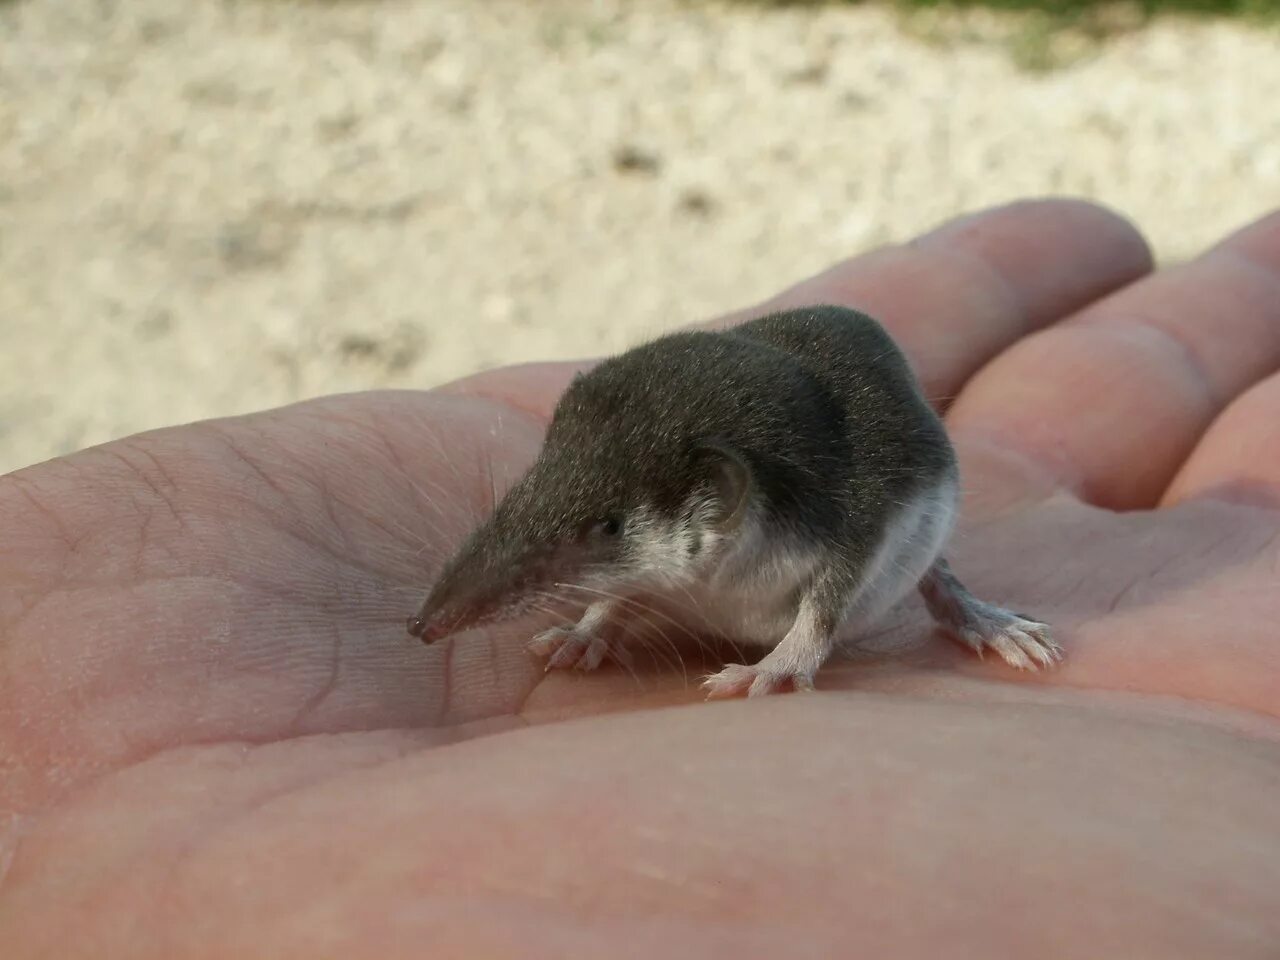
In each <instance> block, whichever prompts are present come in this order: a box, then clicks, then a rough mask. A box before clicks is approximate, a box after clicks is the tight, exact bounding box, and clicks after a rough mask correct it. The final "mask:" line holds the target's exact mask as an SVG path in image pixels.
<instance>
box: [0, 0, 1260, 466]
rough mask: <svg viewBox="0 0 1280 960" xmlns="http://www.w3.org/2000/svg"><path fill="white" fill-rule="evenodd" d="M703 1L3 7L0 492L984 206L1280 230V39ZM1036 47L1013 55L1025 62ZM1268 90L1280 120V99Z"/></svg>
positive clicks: (652, 306) (541, 341)
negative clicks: (904, 20)
mask: <svg viewBox="0 0 1280 960" xmlns="http://www.w3.org/2000/svg"><path fill="white" fill-rule="evenodd" d="M1010 36H1011V35H1010V33H1009V28H1008V26H1007V21H1004V20H1001V19H999V18H996V17H995V16H994V15H992V14H989V13H974V14H971V15H967V16H964V17H961V18H956V17H950V18H944V20H942V21H938V22H930V21H913V22H912V23H911V24H910V25H909V27H908V28H907V29H905V30H904V29H903V28H902V26H901V21H900V19H899V18H898V17H897V16H896V15H895V14H893V13H892V12H888V11H886V10H884V9H882V8H875V7H863V6H835V7H818V8H814V7H792V6H783V7H772V6H768V5H766V6H758V5H737V6H735V5H720V4H715V3H701V2H699V3H693V2H678V0H643V2H641V0H631V2H628V0H599V2H586V0H579V2H571V0H381V2H347V3H314V2H313V3H291V2H285V0H257V2H248V0H245V2H235V0H223V2H216V0H191V2H187V3H175V2H173V0H127V2H125V0H121V2H109V0H75V2H69V0H25V2H17V3H14V2H6V3H0V470H4V469H11V468H16V467H18V466H21V465H23V464H26V463H30V462H33V461H36V460H39V459H43V458H46V457H49V456H53V455H56V454H59V453H63V452H66V451H69V450H72V449H75V448H78V447H81V446H84V445H86V444H89V443H95V442H98V441H101V440H105V439H107V438H110V437H114V436H119V435H122V434H126V433H130V432H133V431H136V430H141V429H146V428H150V427H154V426H159V425H163V424H168V423H173V422H179V421H185V420H191V419H196V418H202V417H208V416H215V415H222V414H230V413H237V412H242V411H248V410H253V409H257V408H261V407H265V406H270V405H275V404H280V403H285V402H288V401H291V400H295V399H299V398H303V397H308V396H312V395H316V394H321V393H328V392H332V391H342V390H354V389H363V388H368V387H376V386H423V387H425V386H429V385H432V384H435V383H438V382H441V381H443V380H447V379H451V378H454V377H457V376H461V375H464V374H466V373H469V372H471V371H474V370H476V369H479V368H482V367H487V366H491V365H495V364H501V363H506V362H509V361H516V360H524V359H533V358H548V357H568V356H578V355H583V354H591V353H594V352H598V351H602V350H606V349H613V348H618V347H622V346H624V345H626V344H628V343H632V342H635V341H636V340H638V339H641V338H643V337H645V336H649V335H652V334H654V333H656V332H658V331H661V330H663V329H666V328H668V327H670V326H673V325H675V324H679V323H683V322H686V321H690V320H695V319H698V318H702V317H705V316H707V315H709V314H713V313H717V312H720V311H724V310H728V309H731V308H734V307H737V306H739V305H742V304H744V303H746V302H748V301H751V300H752V299H754V298H757V297H760V296H763V295H765V294H767V293H769V292H771V291H773V290H774V289H775V288H777V287H779V286H780V285H783V284H785V283H788V282H790V281H792V280H794V279H797V278H799V277H800V276H801V275H803V274H805V273H807V272H810V271H812V270H815V269H818V268H821V267H823V266H825V265H826V264H827V263H828V262H829V261H831V260H833V259H836V258H838V257H842V256H845V255H848V254H851V253H855V252H857V251H859V250H862V249H864V248H866V247H869V246H872V245H875V244H879V243H882V242H885V241H892V240H896V239H902V238H906V237H908V236H910V235H911V234H913V233H914V232H916V231H918V230H920V229H922V228H926V227H928V226H929V225H931V224H933V223H935V222H936V221H938V220H940V219H942V218H945V217H947V216H950V215H952V214H954V213H956V212H958V211H962V210H968V209H972V208H975V207H980V206H984V205H987V204H991V203H997V202H1000V201H1003V200H1007V199H1011V198H1016V197H1020V196H1025V195H1031V194H1042V193H1072V194H1080V195H1084V196H1087V197H1093V198H1096V199H1098V200H1101V201H1103V202H1106V203H1108V204H1110V205H1112V206H1114V207H1116V208H1118V209H1120V210H1121V211H1123V212H1125V213H1127V214H1128V215H1130V216H1132V217H1134V218H1135V219H1136V220H1137V221H1138V222H1139V223H1140V224H1141V225H1142V227H1143V228H1144V229H1146V230H1147V231H1148V233H1149V235H1150V236H1151V237H1152V239H1153V242H1154V245H1155V247H1156V249H1157V252H1158V254H1159V255H1160V256H1161V257H1163V258H1165V259H1169V258H1180V257H1184V256H1188V255H1191V254H1193V253H1195V252H1196V251H1197V250H1198V249H1199V248H1200V247H1202V246H1203V245H1204V244H1206V243H1208V242H1210V241H1211V240H1213V239H1214V238H1215V237H1217V236H1218V235H1220V234H1221V233H1223V232H1224V231H1227V230H1229V229H1231V228H1232V227H1234V226H1236V225H1238V224H1241V223H1242V222H1244V221H1246V220H1248V219H1250V218H1252V217H1254V216H1255V215H1257V214H1258V213H1260V212H1262V211H1263V210H1264V209H1265V208H1267V207H1268V206H1273V205H1276V204H1280V109H1277V107H1276V105H1275V103H1276V98H1275V96H1274V95H1273V94H1274V91H1277V90H1280V33H1278V32H1277V31H1276V30H1275V29H1274V28H1271V29H1267V28H1259V27H1254V26H1249V25H1246V24H1241V23H1229V22H1219V23H1194V22H1180V21H1160V22H1157V23H1156V24H1155V25H1154V26H1151V27H1148V28H1145V29H1143V30H1141V31H1138V32H1133V33H1128V34H1124V35H1121V36H1119V37H1116V38H1113V39H1111V40H1109V41H1107V42H1106V43H1105V44H1102V45H1101V46H1099V47H1097V48H1096V49H1094V48H1088V49H1085V50H1084V51H1083V54H1082V55H1081V56H1079V57H1078V58H1077V59H1075V60H1074V61H1073V62H1071V63H1070V65H1068V66H1066V67H1065V68H1063V69H1059V70H1055V71H1050V72H1040V73H1031V72H1027V71H1025V70H1022V69H1019V67H1018V66H1017V63H1016V61H1017V59H1018V57H1017V56H1016V52H1017V47H1016V44H1017V42H1018V40H1017V35H1016V34H1015V35H1013V36H1014V39H1013V40H1011V39H1010ZM1011 51H1013V53H1014V56H1011ZM1268 91H1270V92H1271V93H1268Z"/></svg>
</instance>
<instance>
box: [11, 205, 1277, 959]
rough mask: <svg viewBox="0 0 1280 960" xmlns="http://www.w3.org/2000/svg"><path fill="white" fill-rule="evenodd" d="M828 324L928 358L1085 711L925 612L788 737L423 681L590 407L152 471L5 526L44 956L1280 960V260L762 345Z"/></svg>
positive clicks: (28, 953)
mask: <svg viewBox="0 0 1280 960" xmlns="http://www.w3.org/2000/svg"><path fill="white" fill-rule="evenodd" d="M812 302H834V303H840V304H845V305H849V306H855V307H858V308H861V309H864V310H866V311H868V312H870V313H871V314H873V315H875V316H877V317H880V318H881V319H882V320H883V321H884V322H885V324H886V325H887V326H888V327H889V328H890V330H891V332H892V333H893V334H894V335H895V336H896V337H897V338H898V340H899V342H900V343H901V344H902V345H903V346H904V348H905V349H906V350H907V352H908V353H909V355H910V357H911V359H912V362H913V364H914V365H915V367H916V369H917V371H918V372H919V374H920V376H921V378H922V380H923V383H924V384H925V387H926V391H927V392H928V393H929V395H930V397H932V398H935V399H936V400H937V402H938V404H939V406H940V407H941V408H943V409H945V412H946V416H947V422H948V427H949V430H950V431H951V433H952V436H953V437H954V439H955V442H956V444H957V448H958V451H959V454H960V458H961V467H962V471H963V474H964V486H965V506H964V512H963V516H962V521H961V529H960V531H959V533H958V535H957V536H956V538H955V540H954V542H953V546H952V548H951V550H950V555H951V557H952V561H953V566H954V567H955V569H956V571H957V573H958V574H959V575H960V576H961V577H962V578H963V579H964V580H966V582H968V583H969V584H970V585H971V587H972V588H973V589H974V592H975V593H978V594H979V595H981V596H983V597H985V598H987V599H990V600H992V601H993V602H997V603H1002V604H1006V605H1008V606H1012V607H1014V608H1015V609H1019V610H1025V611H1027V612H1029V613H1032V614H1034V615H1036V616H1037V617H1039V618H1042V619H1045V620H1048V621H1050V622H1051V623H1053V624H1054V627H1055V635H1056V637H1057V638H1058V639H1059V640H1060V641H1061V642H1062V644H1063V646H1064V647H1065V649H1066V658H1067V659H1066V662H1065V663H1064V664H1063V665H1062V666H1061V667H1060V668H1058V669H1057V670H1054V671H1052V672H1046V673H1040V674H1023V673H1018V672H1016V671H1014V670H1011V669H1009V668H1007V667H1005V666H1004V665H1003V664H1001V663H999V662H998V661H997V660H996V659H994V658H987V660H985V661H979V660H976V659H974V658H973V657H972V656H970V655H968V654H966V653H965V652H964V651H962V650H961V649H959V648H958V647H957V646H955V645H953V644H950V643H949V642H947V641H946V640H944V639H941V638H939V637H938V636H937V635H936V634H935V633H934V632H933V631H932V630H931V629H930V626H929V624H928V621H927V618H926V617H925V616H924V614H923V612H922V608H921V605H920V603H919V602H918V600H916V599H915V598H913V599H912V600H911V602H910V603H908V604H907V605H906V606H905V607H904V609H903V610H902V611H901V612H900V613H899V614H898V615H896V616H895V617H894V618H893V619H892V622H890V623H888V624H887V625H886V626H885V628H884V629H883V630H882V631H880V632H878V633H877V634H876V635H875V636H874V637H872V638H869V639H868V640H867V642H866V643H865V644H863V650H862V652H861V653H860V654H856V655H850V656H849V657H848V658H846V659H841V660H839V661H837V662H833V663H832V664H830V665H829V666H828V667H827V668H826V669H824V670H823V671H822V672H821V673H820V674H819V677H818V691H817V692H815V693H796V694H782V695H777V696H773V697H767V698H762V699H756V700H751V701H741V700H739V701H732V702H723V703H712V704H707V703H704V702H702V698H701V694H700V691H699V689H698V684H697V679H698V678H699V677H700V676H701V674H702V673H705V672H706V671H707V670H709V669H711V668H713V667H715V666H716V660H715V656H714V652H708V651H705V650H703V649H701V648H700V647H698V646H696V645H694V644H692V643H690V642H687V641H686V640H685V639H684V638H683V637H682V636H680V634H679V633H678V631H674V630H673V631H669V636H668V640H669V641H670V645H667V644H665V643H658V644H656V645H655V646H653V647H646V648H643V649H638V650H637V651H636V652H635V654H634V657H633V663H632V664H631V665H630V668H629V669H620V668H618V667H616V666H613V667H610V666H606V667H604V668H602V669H601V670H600V671H598V672H597V673H594V674H581V673H575V672H571V673H551V674H549V675H548V674H544V673H543V670H542V666H541V664H540V663H539V662H538V661H537V660H536V659H535V658H532V657H531V656H530V655H529V654H528V653H527V652H526V651H525V649H524V646H523V643H524V641H525V640H526V639H527V637H528V636H529V634H530V629H529V625H528V624H527V623H526V624H511V625H505V626H502V627H499V628H494V629H492V630H488V631H483V632H473V633H469V634H465V635H462V636H459V637H456V638H453V639H451V640H448V641H442V642H440V643H438V644H436V645H435V646H432V647H424V646H422V645H421V644H418V643H416V642H414V641H412V640H410V639H409V638H408V637H407V636H406V634H405V629H404V622H405V618H406V617H407V616H408V615H410V614H411V613H412V612H413V611H414V609H415V608H416V606H417V604H418V603H419V602H420V600H421V598H422V596H423V594H424V592H425V590H426V588H427V587H428V586H429V584H430V582H431V579H432V577H433V575H434V574H435V573H436V572H437V571H438V570H439V568H440V566H441V564H442V563H443V561H444V559H445V557H446V556H447V554H448V553H449V551H450V549H451V548H452V547H453V546H455V545H456V544H457V543H458V542H459V540H460V538H461V537H462V536H463V535H464V534H465V533H466V531H467V529H468V527H469V525H470V524H471V523H473V522H474V520H475V519H476V518H477V517H479V516H481V515H483V513H484V512H485V511H486V510H487V509H489V507H490V505H491V502H492V498H493V496H494V494H495V491H500V490H501V489H502V488H503V487H504V486H505V485H507V484H509V483H510V482H511V481H512V480H513V479H514V478H515V477H516V476H518V474H519V473H520V471H521V470H522V469H523V468H524V467H525V466H527V465H528V463H529V462H530V461H531V459H532V457H533V456H534V454H535V452H536V450H537V447H538V444H539V442H540V438H541V432H542V429H543V427H544V425H545V423H546V420H547V418H548V416H549V413H550V410H551V408H552V406H553V404H554V402H555V398H556V396H557V395H558V393H559V391H560V390H561V389H562V388H563V387H564V385H565V384H566V383H567V381H568V378H569V377H570V376H571V375H572V373H573V371H574V370H576V369H580V368H581V367H582V366H583V364H536V365H527V366H522V367H514V368H508V369H503V370H498V371H493V372H489V373H486V374H482V375H479V376H476V377H472V378H469V379H466V380H463V381H460V382H458V383H455V384H452V385H449V386H447V387H443V388H440V389H437V390H432V391H426V392H394V393H386V392H382V393H366V394H356V395H349V396H340V397H330V398H325V399H322V400H317V401H312V402H307V403H302V404H297V405H295V406H291V407H287V408H284V409H281V410H274V411H269V412H265V413H260V414H254V415H251V416H246V417H239V418H234V419H228V420H220V421H212V422H208V423H200V424H193V425H191V426H185V427H179V428H174V429H167V430H161V431H157V432H153V433H148V434H143V435H140V436H135V437H131V438H128V439H125V440H120V441H117V442H114V443H109V444H106V445H104V446H102V447H98V448H95V449H91V450H86V451H83V452H81V453H78V454H75V455H73V456H70V457H65V458H62V459H59V460H55V461H52V462H49V463H45V464H41V465H38V466H35V467H31V468H29V469H27V470H23V471H19V472H18V473H16V474H12V475H10V476H8V477H6V478H3V479H0V772H2V775H3V781H2V784H0V818H3V819H0V948H2V949H0V953H2V954H3V955H4V956H5V957H6V958H8V960H27V958H35V957H51V958H52V957H57V958H76V957H90V956H92V957H104V956H107V957H124V956H128V957H131V958H134V957H137V958H143V957H158V958H159V957H163V958H186V957H307V958H318V957H329V956H333V957H364V956H369V957H374V956H376V957H380V958H397V957H432V958H447V957H484V958H490V957H494V958H496V957H519V958H542V957H548V958H550V957H566V956H587V957H683V956H697V957H756V956H759V957H765V956H768V957H780V956H785V957H810V956H812V957H831V956H875V957H916V956H920V957H934V956H947V957H986V958H990V957H1091V958H1092V957H1099V956H1111V957H1126V958H1140V957H1162V958H1176V957H1210V956H1211V957H1232V958H1246V957H1264V956H1265V957H1274V956H1276V951H1277V949H1280V947H1278V946H1277V945H1278V944H1280V626H1277V624H1280V213H1278V214H1272V215H1271V216H1269V217H1267V218H1265V219H1263V220H1260V221H1258V222H1256V223H1255V224H1253V225H1251V226H1249V227H1247V228H1245V229H1244V230H1242V231H1241V232H1239V233H1237V234H1235V235H1234V236H1232V237H1230V238H1228V239H1226V240H1225V241H1223V243H1222V244H1221V245H1219V246H1217V247H1215V248H1214V249H1212V250H1210V251H1208V252H1207V253H1205V254H1204V256H1202V257H1201V258H1199V259H1197V260H1195V261H1193V262H1189V263H1186V264H1183V265H1179V266H1174V267H1171V268H1169V269H1166V270H1164V271H1161V272H1159V273H1155V274H1152V273H1151V264H1150V258H1149V254H1148V251H1147V248H1146V246H1145V244H1144V243H1143V241H1142V239H1141V238H1140V237H1139V236H1138V234H1137V233H1136V232H1135V231H1134V230H1133V228H1132V227H1130V226H1129V225H1128V224H1126V223H1124V222H1123V221H1121V220H1120V219H1119V218H1117V217H1116V216H1114V215H1113V214H1110V213H1108V212H1106V211H1103V210H1100V209H1098V208H1096V207H1092V206H1089V205H1086V204H1083V203H1078V202H1069V201H1057V200H1055V201H1037V202H1027V203H1020V204H1015V205H1013V206H1010V207H1004V208H1000V209H996V210H992V211H988V212H985V213H982V214H979V215H976V216H973V217H969V218H966V219H964V220H961V221H957V222H955V223H952V224H949V225H947V226H944V227H942V228H940V229H939V230H937V231H935V232H933V233H931V234H929V235H926V236H925V237H923V238H921V239H919V240H917V241H915V242H912V243H909V244H906V245H903V246H900V247H894V248H890V249H885V250H881V251H877V252H874V253H872V254H869V255H867V256H864V257H861V258H858V259H856V260H852V261H849V262H846V263H843V264H840V265H837V266H836V267H834V268H832V269H831V270H830V271H828V272H826V273H824V274H822V275H820V276H818V277H816V278H813V279H811V280H809V281H806V282H804V283H802V284H800V285H799V286H797V287H795V288H792V289H791V290H789V291H786V292H784V293H783V294H781V295H780V296H779V297H778V298H775V300H773V301H771V302H770V303H769V304H766V305H763V306H762V307H758V308H756V309H755V310H754V311H748V312H758V310H760V309H765V308H767V307H771V306H782V305H798V304H803V303H812ZM722 653H723V654H724V655H730V656H731V655H733V654H732V651H727V652H722Z"/></svg>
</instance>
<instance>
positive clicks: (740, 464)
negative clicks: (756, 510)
mask: <svg viewBox="0 0 1280 960" xmlns="http://www.w3.org/2000/svg"><path fill="white" fill-rule="evenodd" d="M697 456H698V458H699V460H701V461H702V462H703V463H704V464H705V465H706V467H707V469H708V470H709V472H710V474H711V480H712V483H714V484H715V488H716V496H717V498H718V499H719V501H720V503H721V504H722V505H723V507H722V510H721V512H720V515H719V516H718V517H717V519H716V522H717V523H718V524H719V526H720V528H721V529H722V530H724V531H726V532H727V531H729V530H732V529H734V528H735V527H737V526H738V524H740V523H741V522H742V518H743V517H744V516H745V515H746V511H747V504H748V503H749V502H750V495H751V488H752V486H753V485H754V483H755V479H754V477H753V476H752V474H751V467H750V465H749V464H748V463H747V461H746V459H745V458H744V457H743V456H742V454H740V453H739V452H738V451H737V450H735V449H734V448H733V447H731V446H729V445H728V444H726V443H722V442H721V441H719V440H704V441H702V442H701V443H699V444H698V446H697Z"/></svg>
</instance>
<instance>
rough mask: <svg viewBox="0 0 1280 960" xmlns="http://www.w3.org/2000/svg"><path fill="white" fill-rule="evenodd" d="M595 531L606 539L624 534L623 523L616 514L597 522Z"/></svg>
mask: <svg viewBox="0 0 1280 960" xmlns="http://www.w3.org/2000/svg"><path fill="white" fill-rule="evenodd" d="M594 530H595V532H596V533H598V534H600V535H601V536H604V537H616V536H617V535H618V534H620V533H621V532H622V521H621V520H620V519H618V517H617V516H616V515H615V514H609V516H607V517H601V518H600V519H599V520H597V521H596V522H595V525H594Z"/></svg>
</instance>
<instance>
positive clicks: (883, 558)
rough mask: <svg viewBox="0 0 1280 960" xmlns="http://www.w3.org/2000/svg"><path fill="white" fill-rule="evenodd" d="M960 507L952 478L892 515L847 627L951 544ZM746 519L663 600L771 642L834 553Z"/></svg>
mask: <svg viewBox="0 0 1280 960" xmlns="http://www.w3.org/2000/svg"><path fill="white" fill-rule="evenodd" d="M956 507H957V489H956V484H955V482H954V481H952V480H947V481H945V482H944V483H942V484H940V485H939V486H938V487H937V488H935V489H933V490H930V491H929V492H928V493H927V494H925V495H923V496H920V497H918V498H916V499H915V500H913V501H911V502H909V503H906V504H903V506H902V507H901V508H900V509H899V511H898V512H897V513H896V514H894V515H893V516H891V517H890V518H889V520H888V521H887V522H886V523H885V526H884V531H883V533H882V536H881V541H880V545H879V547H878V548H877V549H876V551H875V553H874V554H873V555H872V558H871V560H870V561H869V562H868V564H867V566H866V570H865V573H864V576H863V577H862V580H861V582H860V583H859V584H858V585H857V587H856V588H855V589H854V590H853V591H852V592H851V593H850V595H849V597H848V598H847V601H846V605H845V612H844V621H843V627H842V632H845V631H852V632H854V633H857V632H862V631H865V630H867V629H869V628H870V627H872V626H874V624H875V623H876V621H877V620H879V619H880V618H881V617H883V616H884V615H885V614H886V613H888V611H889V610H890V609H892V608H893V607H894V606H895V605H896V604H897V603H898V602H900V601H901V600H902V599H903V598H904V597H906V596H907V594H909V593H910V592H911V591H912V590H914V589H915V588H916V586H917V584H919V582H920V579H921V578H922V577H923V576H924V575H925V573H926V572H927V571H928V570H929V568H930V567H931V566H932V565H933V563H934V561H935V560H937V559H938V556H939V555H940V554H941V553H942V550H943V547H944V546H945V545H946V541H947V538H948V537H949V536H950V534H951V530H952V527H953V525H954V520H955V514H956ZM746 527H747V529H745V530H742V531H740V536H741V538H740V540H739V542H738V543H737V544H736V545H735V546H734V548H733V550H732V553H731V554H730V555H729V556H728V557H727V558H726V559H725V561H724V562H723V563H722V564H721V565H720V566H719V567H718V568H717V570H716V571H715V573H714V574H713V575H712V576H711V577H709V578H708V579H706V580H705V581H699V582H698V583H697V584H696V585H693V586H691V587H690V588H689V590H688V592H687V593H685V591H683V590H680V591H675V592H673V593H671V594H669V595H668V596H666V597H665V598H662V600H661V601H660V602H661V605H662V606H664V607H668V608H669V611H670V614H669V615H670V616H673V617H678V618H679V619H680V620H681V621H683V622H684V623H687V624H688V625H689V626H691V627H700V628H702V629H705V630H708V631H711V632H715V633H720V634H723V635H724V636H726V637H728V638H730V639H732V640H734V641H738V642H743V643H751V644H756V645H760V646H769V647H771V646H773V645H774V644H776V643H777V642H778V641H779V640H781V639H782V638H783V636H784V635H785V634H786V633H787V631H788V630H789V629H790V628H791V625H792V623H793V622H794V620H795V615H796V608H797V605H798V602H799V599H800V596H801V594H802V591H803V588H804V587H805V585H806V584H807V583H808V582H809V581H810V580H811V578H812V576H813V574H814V572H815V571H816V570H818V569H819V568H820V567H821V566H822V564H823V563H825V562H828V560H827V557H826V556H825V552H824V551H822V550H819V549H814V548H812V547H802V546H800V545H799V544H795V543H781V544H779V543H776V542H773V543H770V542H769V541H768V539H767V538H766V537H765V535H764V534H763V532H762V531H761V530H760V528H759V526H758V525H755V524H747V525H746Z"/></svg>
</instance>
